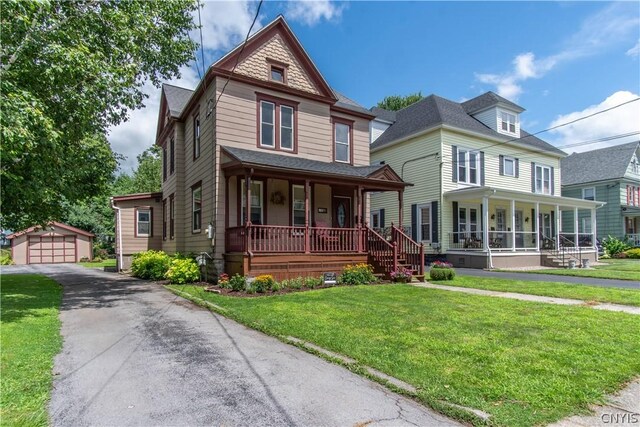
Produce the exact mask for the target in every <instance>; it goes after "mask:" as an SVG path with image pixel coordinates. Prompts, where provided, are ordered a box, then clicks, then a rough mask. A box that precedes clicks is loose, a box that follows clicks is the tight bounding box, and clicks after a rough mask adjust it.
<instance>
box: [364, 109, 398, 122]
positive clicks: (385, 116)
mask: <svg viewBox="0 0 640 427" xmlns="http://www.w3.org/2000/svg"><path fill="white" fill-rule="evenodd" d="M370 111H371V113H372V114H373V115H375V116H376V118H377V119H380V120H384V121H386V122H391V123H393V122H395V121H396V112H395V111H389V110H385V109H384V108H380V107H372V108H371V110H370Z"/></svg>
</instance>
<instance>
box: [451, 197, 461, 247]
mask: <svg viewBox="0 0 640 427" xmlns="http://www.w3.org/2000/svg"><path fill="white" fill-rule="evenodd" d="M451 206H453V243H458V229H459V228H460V224H459V223H458V202H452V203H451Z"/></svg>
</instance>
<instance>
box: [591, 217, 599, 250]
mask: <svg viewBox="0 0 640 427" xmlns="http://www.w3.org/2000/svg"><path fill="white" fill-rule="evenodd" d="M591 244H592V245H593V248H594V249H596V248H597V247H598V245H597V243H596V209H595V208H591Z"/></svg>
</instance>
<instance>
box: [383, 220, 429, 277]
mask: <svg viewBox="0 0 640 427" xmlns="http://www.w3.org/2000/svg"><path fill="white" fill-rule="evenodd" d="M391 241H392V242H393V243H395V244H396V245H397V248H398V256H399V257H400V258H401V259H404V261H405V264H408V265H409V266H411V270H413V274H415V275H418V276H423V275H424V246H423V245H421V244H418V243H417V242H415V241H414V240H413V239H412V238H411V237H409V236H407V235H406V234H405V233H404V231H403V230H401V229H400V228H398V227H396V226H395V225H393V224H391Z"/></svg>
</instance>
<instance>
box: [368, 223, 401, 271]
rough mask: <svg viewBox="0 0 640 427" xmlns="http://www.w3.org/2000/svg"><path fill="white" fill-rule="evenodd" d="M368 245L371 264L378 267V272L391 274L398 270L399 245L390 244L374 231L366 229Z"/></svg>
mask: <svg viewBox="0 0 640 427" xmlns="http://www.w3.org/2000/svg"><path fill="white" fill-rule="evenodd" d="M365 230H366V233H367V234H366V245H367V252H368V254H369V262H370V263H371V264H373V265H374V267H377V270H378V271H383V272H385V273H387V274H389V273H390V272H392V271H395V270H396V269H397V268H398V245H397V244H396V243H391V242H389V241H388V240H387V239H386V238H384V237H383V236H382V235H380V234H378V233H377V232H376V231H374V230H373V229H371V228H369V227H367V228H366V229H365Z"/></svg>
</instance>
